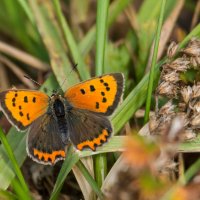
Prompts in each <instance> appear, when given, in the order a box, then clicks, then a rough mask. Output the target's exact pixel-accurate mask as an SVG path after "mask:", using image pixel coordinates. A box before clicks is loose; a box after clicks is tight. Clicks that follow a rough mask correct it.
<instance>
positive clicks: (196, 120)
mask: <svg viewBox="0 0 200 200" xmlns="http://www.w3.org/2000/svg"><path fill="white" fill-rule="evenodd" d="M190 124H191V125H192V126H193V128H200V113H198V114H194V115H193V117H192V119H191V121H190Z"/></svg>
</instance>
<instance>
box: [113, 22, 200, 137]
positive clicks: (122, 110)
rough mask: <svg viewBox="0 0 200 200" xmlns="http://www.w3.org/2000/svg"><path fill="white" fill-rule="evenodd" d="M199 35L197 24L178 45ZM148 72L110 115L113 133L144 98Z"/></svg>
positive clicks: (160, 63) (141, 103)
mask: <svg viewBox="0 0 200 200" xmlns="http://www.w3.org/2000/svg"><path fill="white" fill-rule="evenodd" d="M195 36H200V25H197V26H196V27H195V28H194V29H193V30H192V31H191V32H190V34H188V36H186V38H185V39H184V40H183V41H182V42H181V43H180V45H179V47H181V48H182V47H183V46H184V45H185V44H186V43H187V42H188V41H189V40H190V39H191V38H192V37H195ZM164 62H165V59H163V60H162V61H160V62H159V63H158V64H157V65H156V67H155V69H154V70H155V72H154V73H155V76H154V77H155V79H156V80H157V79H158V78H159V68H160V67H161V65H162V64H163V63H164ZM148 80H149V73H148V74H146V75H145V76H144V77H143V79H142V80H141V81H140V82H139V83H138V85H137V86H136V87H135V88H134V89H133V90H132V91H131V92H130V93H129V95H128V96H127V97H126V99H125V100H124V101H123V103H122V104H121V105H120V106H119V107H118V109H117V110H116V112H115V113H114V114H113V115H112V122H113V125H114V130H115V134H116V133H117V132H118V131H119V130H120V129H121V128H122V127H123V125H124V124H125V123H126V122H127V121H128V120H129V119H130V118H131V117H132V116H133V114H134V113H135V112H136V111H137V109H139V108H140V107H141V106H142V105H143V103H144V102H145V99H146V95H145V94H146V91H147V88H148ZM156 80H155V81H156Z"/></svg>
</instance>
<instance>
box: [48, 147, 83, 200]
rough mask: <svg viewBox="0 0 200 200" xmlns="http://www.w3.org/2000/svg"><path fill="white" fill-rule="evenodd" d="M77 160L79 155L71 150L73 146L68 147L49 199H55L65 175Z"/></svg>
mask: <svg viewBox="0 0 200 200" xmlns="http://www.w3.org/2000/svg"><path fill="white" fill-rule="evenodd" d="M78 161H79V156H78V154H76V153H75V152H73V148H72V147H71V148H69V151H68V153H67V157H66V159H65V161H64V163H63V165H62V168H61V170H60V172H59V174H58V177H57V179H56V183H55V185H54V189H53V192H52V194H51V197H50V200H56V199H57V197H58V195H59V193H60V190H61V189H62V185H63V183H64V181H65V178H66V177H67V175H68V173H69V172H70V171H71V169H72V167H73V166H74V165H75V164H76V163H77V162H78Z"/></svg>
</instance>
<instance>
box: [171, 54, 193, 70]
mask: <svg viewBox="0 0 200 200" xmlns="http://www.w3.org/2000/svg"><path fill="white" fill-rule="evenodd" d="M189 64H190V61H189V59H188V58H186V57H181V58H177V59H176V60H174V61H173V62H172V63H170V64H169V65H168V67H169V68H171V69H174V70H176V71H179V72H185V71H187V70H188V69H189V68H190V65H189Z"/></svg>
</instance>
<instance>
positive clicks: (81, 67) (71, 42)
mask: <svg viewBox="0 0 200 200" xmlns="http://www.w3.org/2000/svg"><path fill="white" fill-rule="evenodd" d="M53 2H54V6H55V8H56V9H55V10H56V14H57V16H58V19H59V22H60V24H61V27H62V30H63V33H64V37H65V40H66V41H67V44H68V47H69V49H70V52H71V55H72V57H73V60H74V63H78V65H77V69H78V71H79V74H80V77H81V79H82V80H86V79H89V78H90V74H89V71H88V68H87V66H86V64H85V62H84V60H83V58H82V56H81V53H80V51H79V48H78V46H77V44H76V42H75V39H74V37H73V35H72V32H71V30H70V28H69V25H68V23H67V21H66V20H65V18H64V16H63V14H62V11H61V7H60V3H59V1H58V0H54V1H53Z"/></svg>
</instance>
